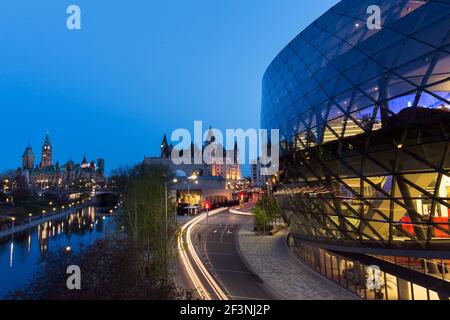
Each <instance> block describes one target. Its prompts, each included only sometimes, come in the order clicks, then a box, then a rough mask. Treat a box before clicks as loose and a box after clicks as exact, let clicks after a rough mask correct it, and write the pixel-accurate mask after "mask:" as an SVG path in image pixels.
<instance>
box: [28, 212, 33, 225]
mask: <svg viewBox="0 0 450 320" xmlns="http://www.w3.org/2000/svg"><path fill="white" fill-rule="evenodd" d="M32 216H33V214H32V213H29V214H28V223H29V224H31V217H32Z"/></svg>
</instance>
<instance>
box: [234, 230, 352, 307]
mask: <svg viewBox="0 0 450 320" xmlns="http://www.w3.org/2000/svg"><path fill="white" fill-rule="evenodd" d="M286 238H287V230H282V231H280V232H278V233H277V234H276V235H275V236H263V235H255V233H254V232H253V231H252V230H249V229H244V228H242V229H241V230H240V232H239V247H240V250H241V254H242V256H243V258H244V259H245V260H246V262H247V264H248V265H249V266H250V268H251V269H252V270H253V271H254V272H255V273H256V274H257V275H258V276H259V277H260V278H261V279H262V280H263V281H264V283H265V284H266V285H268V286H269V287H271V288H272V289H273V290H274V291H275V292H276V293H277V294H278V295H279V296H281V297H282V298H284V299H286V300H354V299H358V297H356V296H355V295H353V294H351V293H349V292H347V291H346V290H344V289H343V288H341V287H339V286H338V285H336V284H334V283H333V282H331V281H329V280H327V279H324V278H322V277H321V276H319V275H316V274H315V273H314V272H313V271H310V270H309V269H308V268H306V267H305V266H303V265H302V264H301V263H300V262H299V261H298V260H297V258H295V257H294V256H293V255H292V253H291V251H290V250H289V248H288V247H287V243H286V241H287V240H286Z"/></svg>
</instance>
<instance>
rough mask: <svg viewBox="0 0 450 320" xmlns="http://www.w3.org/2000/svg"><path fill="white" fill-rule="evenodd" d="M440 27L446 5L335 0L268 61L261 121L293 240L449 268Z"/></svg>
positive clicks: (449, 183) (444, 40)
mask: <svg viewBox="0 0 450 320" xmlns="http://www.w3.org/2000/svg"><path fill="white" fill-rule="evenodd" d="M371 5H378V6H379V7H380V8H381V17H382V26H381V29H375V30H369V28H368V27H367V25H366V21H367V18H368V17H369V14H368V13H367V8H368V7H369V6H371ZM449 26H450V2H448V1H418V0H414V1H413V0H399V1H392V0H369V1H363V0H361V1H354V0H344V1H341V2H340V3H339V4H338V5H336V6H335V7H333V8H332V9H330V10H329V11H328V12H326V13H325V14H324V15H323V16H321V17H320V18H319V19H318V20H316V21H315V22H314V23H313V24H311V25H310V26H309V27H308V28H307V29H306V30H305V31H303V32H302V33H300V34H299V35H298V36H297V37H296V38H295V39H294V40H293V41H292V42H291V43H290V44H289V45H288V46H287V47H286V48H284V49H283V50H282V52H281V53H280V54H279V55H278V56H277V57H276V59H275V60H274V61H273V62H272V63H271V65H270V66H269V68H268V70H267V71H266V73H265V75H264V79H263V99H262V113H261V123H262V127H264V128H267V129H280V139H281V141H280V145H281V154H282V158H281V168H280V170H281V171H280V176H279V183H278V185H277V188H276V191H275V195H276V196H277V198H278V199H279V200H280V202H281V205H282V208H283V212H284V215H285V218H286V219H287V220H289V222H290V226H291V234H292V235H293V237H294V238H295V239H297V240H301V241H303V242H309V243H313V244H315V245H317V244H320V245H321V246H322V247H325V248H331V249H336V250H338V249H339V250H343V249H346V250H349V251H352V252H359V253H379V254H395V252H398V251H399V250H400V251H401V255H406V256H416V257H424V258H440V259H450V225H449V208H450V206H449V199H450V173H449V172H450V171H449V170H450V144H449V138H450V29H449Z"/></svg>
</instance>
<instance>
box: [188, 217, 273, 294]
mask: <svg viewBox="0 0 450 320" xmlns="http://www.w3.org/2000/svg"><path fill="white" fill-rule="evenodd" d="M249 224H253V217H252V216H248V215H237V214H234V213H231V212H230V211H229V210H223V211H221V212H212V213H211V214H210V215H209V216H208V217H206V215H205V214H204V215H202V216H199V217H196V218H194V219H193V220H191V221H190V222H188V224H186V225H185V227H184V230H183V231H184V232H183V236H182V237H181V238H180V240H181V241H180V242H179V250H182V248H185V250H182V251H183V252H180V255H181V256H182V257H181V260H182V267H183V268H182V269H184V270H183V274H184V275H185V277H184V281H183V283H184V287H185V288H186V287H187V289H189V288H191V289H192V288H193V289H194V291H196V292H197V293H198V297H199V298H201V299H207V300H208V299H213V300H217V299H219V300H228V299H231V300H261V299H262V300H265V299H277V298H278V297H277V296H276V295H275V294H274V293H272V291H271V290H270V289H268V288H267V287H266V286H265V285H264V283H263V282H262V280H261V279H260V278H259V277H258V276H257V275H256V274H253V273H252V271H251V270H250V269H249V268H248V267H247V265H246V264H245V262H244V261H243V260H242V258H241V256H240V254H239V244H238V233H239V229H240V228H241V226H243V225H249Z"/></svg>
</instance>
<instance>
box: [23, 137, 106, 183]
mask: <svg viewBox="0 0 450 320" xmlns="http://www.w3.org/2000/svg"><path fill="white" fill-rule="evenodd" d="M34 162H35V156H34V153H33V150H32V148H31V147H30V146H29V145H28V146H27V147H26V148H25V151H24V153H23V155H22V168H20V169H19V171H20V172H21V173H22V174H23V175H24V176H25V177H26V179H27V181H28V184H29V185H31V186H33V187H39V188H43V187H49V186H59V187H61V186H64V185H69V184H71V183H72V182H74V181H76V180H89V181H92V180H94V181H95V182H103V181H104V180H105V160H104V159H97V163H96V162H95V161H91V162H88V161H87V160H86V157H84V158H83V161H82V162H81V164H75V163H74V162H73V161H72V160H69V161H67V163H66V164H64V165H60V163H59V161H57V162H56V163H55V164H53V147H52V143H51V141H50V136H49V134H48V133H47V134H46V136H45V140H44V144H43V145H42V154H41V161H40V163H39V164H36V166H35V164H34Z"/></svg>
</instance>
